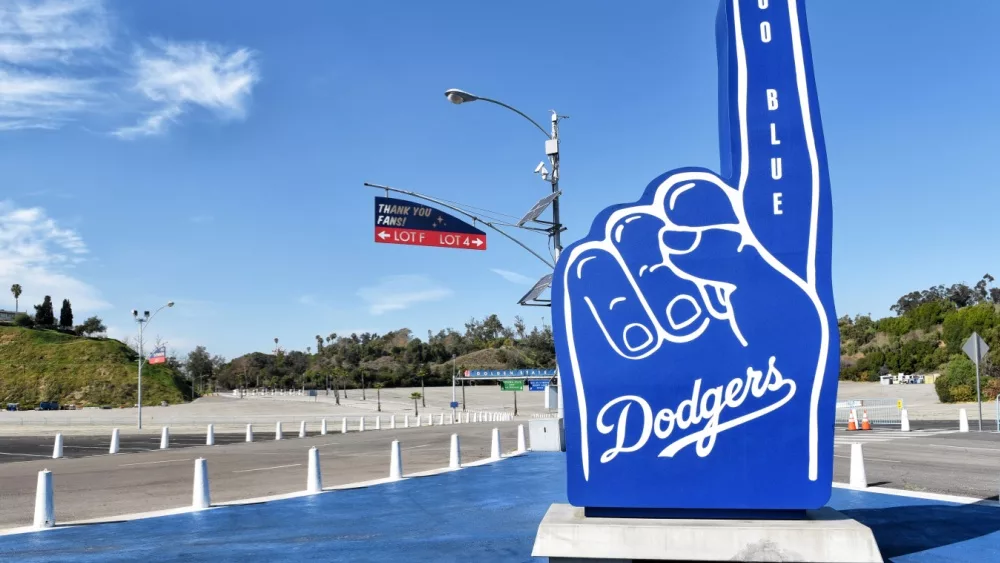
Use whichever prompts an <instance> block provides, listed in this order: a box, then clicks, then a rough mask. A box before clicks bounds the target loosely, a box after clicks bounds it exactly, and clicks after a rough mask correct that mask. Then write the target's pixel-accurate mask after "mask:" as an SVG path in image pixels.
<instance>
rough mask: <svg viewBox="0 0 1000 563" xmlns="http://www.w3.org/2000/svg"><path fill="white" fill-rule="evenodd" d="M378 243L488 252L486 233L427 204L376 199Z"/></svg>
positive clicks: (376, 233) (376, 236)
mask: <svg viewBox="0 0 1000 563" xmlns="http://www.w3.org/2000/svg"><path fill="white" fill-rule="evenodd" d="M375 242H379V243H384V244H406V245H411V246H440V247H444V248H465V249H469V250H486V233H484V232H483V231H481V230H479V229H477V228H475V227H473V226H472V225H470V224H468V223H466V222H465V221H462V220H461V219H458V218H457V217H454V216H453V215H449V214H448V213H445V212H443V211H440V210H438V209H435V208H433V207H430V206H428V205H423V204H420V203H416V202H413V201H406V200H403V199H395V198H389V197H376V198H375Z"/></svg>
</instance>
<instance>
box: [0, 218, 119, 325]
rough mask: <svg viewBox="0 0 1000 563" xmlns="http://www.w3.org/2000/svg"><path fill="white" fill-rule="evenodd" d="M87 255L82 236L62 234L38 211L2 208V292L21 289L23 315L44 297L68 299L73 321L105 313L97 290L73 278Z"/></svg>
mask: <svg viewBox="0 0 1000 563" xmlns="http://www.w3.org/2000/svg"><path fill="white" fill-rule="evenodd" d="M86 254H87V246H86V244H84V242H83V239H82V238H80V235H79V234H77V233H76V232H75V231H73V230H71V229H64V228H61V227H60V226H59V225H58V224H57V223H56V222H55V220H53V219H51V218H49V217H48V216H47V215H46V214H45V210H43V209H42V208H40V207H30V208H19V207H17V206H15V205H14V204H12V203H10V202H0V289H6V288H9V287H10V286H11V285H13V284H15V283H17V284H20V285H21V287H22V289H23V291H24V294H23V295H21V298H20V303H21V310H26V309H27V308H28V306H29V304H33V303H41V301H42V298H43V297H44V296H45V295H51V296H52V299H53V300H54V301H56V302H58V301H61V300H62V299H69V300H70V302H72V303H73V310H74V311H75V312H76V313H77V316H81V313H89V312H93V311H97V310H101V309H105V308H107V307H109V306H110V305H109V304H108V303H107V302H106V301H105V300H104V299H103V298H102V297H101V295H100V292H99V291H97V289H95V288H94V287H92V286H91V285H89V284H87V283H86V282H84V281H82V280H79V279H77V278H75V277H73V276H72V275H71V273H72V268H73V265H75V264H76V263H78V262H80V261H82V260H83V259H84V257H85V256H86ZM7 295H8V298H9V299H13V296H11V295H10V294H7ZM81 318H82V316H81Z"/></svg>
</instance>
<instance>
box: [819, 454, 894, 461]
mask: <svg viewBox="0 0 1000 563" xmlns="http://www.w3.org/2000/svg"><path fill="white" fill-rule="evenodd" d="M833 457H839V458H843V459H851V456H849V455H837V454H833ZM865 461H884V462H886V463H903V462H902V461H900V460H898V459H882V458H878V457H868V456H865Z"/></svg>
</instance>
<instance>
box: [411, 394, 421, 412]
mask: <svg viewBox="0 0 1000 563" xmlns="http://www.w3.org/2000/svg"><path fill="white" fill-rule="evenodd" d="M421 397H423V395H421V394H420V393H419V392H417V391H414V392H413V393H410V398H411V399H413V414H414V415H416V416H420V411H419V410H417V401H419V400H420V398H421Z"/></svg>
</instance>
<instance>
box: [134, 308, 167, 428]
mask: <svg viewBox="0 0 1000 563" xmlns="http://www.w3.org/2000/svg"><path fill="white" fill-rule="evenodd" d="M173 306H174V302H173V301H168V302H167V304H166V305H164V306H162V307H160V308H159V309H157V310H156V312H154V313H153V314H152V315H150V314H149V311H143V312H142V316H140V315H139V311H137V310H135V309H132V317H133V318H134V319H135V322H136V323H138V324H139V391H138V395H139V400H138V405H139V413H138V415H137V417H136V418H137V422H138V426H139V430H142V364H144V363H146V353H145V350H144V348H143V339H142V336H143V332H144V331H145V330H146V326H148V325H149V322H150V321H152V320H153V317H155V316H156V313H159V312H160V311H162V310H163V309H165V308H166V307H173Z"/></svg>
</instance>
